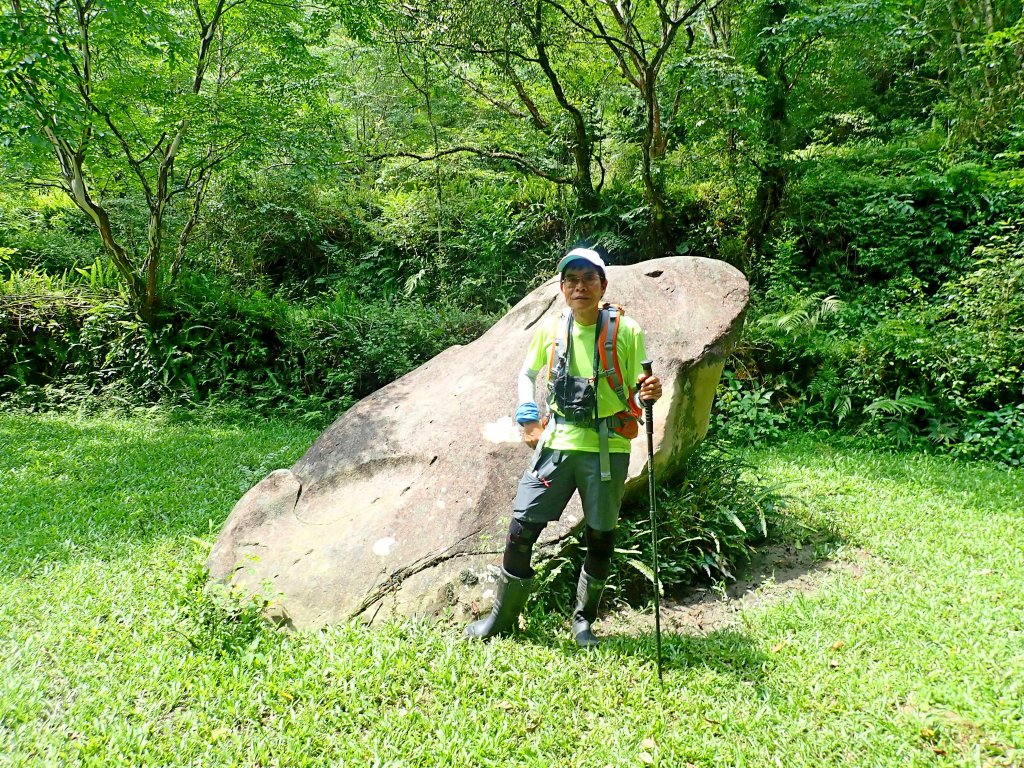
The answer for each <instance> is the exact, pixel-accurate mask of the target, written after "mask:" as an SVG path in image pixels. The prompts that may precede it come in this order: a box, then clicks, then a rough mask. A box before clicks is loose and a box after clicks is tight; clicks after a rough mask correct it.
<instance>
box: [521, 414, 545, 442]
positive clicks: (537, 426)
mask: <svg viewBox="0 0 1024 768" xmlns="http://www.w3.org/2000/svg"><path fill="white" fill-rule="evenodd" d="M543 434H544V426H543V425H542V424H541V423H540V422H539V421H528V422H526V423H525V424H523V442H524V443H526V444H527V445H528V446H530V447H531V448H536V447H537V441H538V440H540V438H541V436H542V435H543Z"/></svg>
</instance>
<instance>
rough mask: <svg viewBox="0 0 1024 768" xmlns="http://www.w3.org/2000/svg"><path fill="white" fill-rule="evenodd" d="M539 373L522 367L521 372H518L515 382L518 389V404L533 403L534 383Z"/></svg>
mask: <svg viewBox="0 0 1024 768" xmlns="http://www.w3.org/2000/svg"><path fill="white" fill-rule="evenodd" d="M538 373H539V371H535V370H533V369H532V368H529V367H527V366H525V365H524V366H523V367H522V370H520V371H519V377H518V378H517V380H516V383H517V385H518V389H519V404H520V405H522V404H523V403H532V402H535V400H534V397H536V395H535V393H534V383H535V382H536V381H537V374H538Z"/></svg>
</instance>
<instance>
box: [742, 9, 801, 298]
mask: <svg viewBox="0 0 1024 768" xmlns="http://www.w3.org/2000/svg"><path fill="white" fill-rule="evenodd" d="M764 12H765V19H764V23H763V24H762V31H761V35H762V37H764V38H767V37H770V36H771V34H772V30H773V29H775V28H777V27H778V26H779V25H780V24H781V23H782V22H783V21H784V20H785V18H786V15H787V13H788V12H789V0H768V1H767V2H766V3H765V5H764ZM755 69H756V70H757V73H758V74H759V75H761V77H762V78H763V79H764V82H765V87H766V93H765V103H764V107H763V109H762V110H761V120H762V129H763V131H764V139H765V158H764V162H763V163H762V165H761V167H760V168H759V172H760V173H759V177H758V181H757V191H756V192H755V193H754V202H753V206H752V207H751V211H750V218H749V220H748V222H747V232H746V237H745V245H746V254H747V256H746V258H747V264H746V265H745V271H746V272H747V277H748V278H750V277H753V276H754V273H756V270H757V265H758V262H759V260H760V258H761V256H762V251H763V250H764V242H765V240H766V239H767V237H768V233H769V232H770V231H771V228H772V224H773V223H774V222H775V216H776V215H777V214H778V212H779V210H780V208H781V207H782V198H783V195H784V194H785V191H786V183H787V182H788V179H789V174H788V169H787V166H786V160H785V156H786V152H787V151H789V149H790V147H789V130H788V120H787V116H786V96H787V93H788V91H789V81H788V78H787V76H786V63H785V57H784V55H783V53H782V52H780V51H779V50H778V48H777V47H775V46H773V45H770V44H768V43H762V44H761V46H760V49H759V50H758V53H757V61H756V64H755Z"/></svg>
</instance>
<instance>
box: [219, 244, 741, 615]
mask: <svg viewBox="0 0 1024 768" xmlns="http://www.w3.org/2000/svg"><path fill="white" fill-rule="evenodd" d="M608 279H609V288H608V293H607V295H606V299H607V300H609V301H613V302H616V303H618V304H622V305H623V306H625V307H626V311H627V313H628V314H630V315H631V316H633V317H635V318H636V319H637V320H638V321H639V322H640V324H641V326H642V327H643V328H644V330H645V332H646V335H647V349H648V353H649V354H650V356H651V357H652V359H653V360H654V370H655V372H656V373H657V374H658V376H659V377H661V379H662V381H663V382H664V391H665V396H664V397H663V398H662V399H661V400H660V401H659V402H658V403H657V405H656V406H655V409H654V433H655V451H656V452H655V467H656V471H657V472H658V476H659V477H661V478H665V477H667V476H668V475H671V474H672V472H673V471H674V470H675V469H676V468H677V467H678V466H679V465H680V464H681V462H682V461H683V460H684V459H685V458H686V456H687V454H688V453H689V452H690V451H691V450H692V449H693V448H694V446H695V445H696V444H697V443H698V442H699V441H700V440H701V438H703V436H704V434H705V432H706V431H707V425H708V418H709V414H710V410H711V402H712V398H713V396H714V392H715V388H716V386H717V383H718V380H719V377H720V375H721V372H722V366H723V364H724V362H725V358H726V356H727V355H728V354H729V352H730V350H731V348H732V345H733V344H734V343H735V341H736V340H737V338H738V336H739V333H740V329H741V326H742V322H743V314H744V311H745V310H746V306H747V298H748V292H747V291H748V288H747V282H746V280H745V279H744V277H743V275H742V274H740V273H739V272H738V271H737V270H735V269H733V268H732V267H730V266H729V265H727V264H725V263H724V262H720V261H714V260H711V259H701V258H687V257H675V258H665V259H658V260H654V261H647V262H643V263H641V264H637V265H634V266H629V267H610V268H609V270H608ZM562 306H563V301H562V298H561V294H560V293H559V290H558V281H557V279H555V278H552V279H550V280H548V281H547V282H546V283H544V284H543V285H542V286H540V287H539V288H537V289H536V290H535V291H533V292H532V293H531V294H530V295H529V296H527V297H526V298H524V299H523V300H522V301H521V302H519V304H518V305H516V307H515V308H513V309H512V310H511V311H510V312H509V313H508V314H507V315H506V316H505V317H504V318H502V319H501V320H500V321H499V322H498V323H496V324H495V325H494V327H492V328H491V329H490V330H489V331H487V333H485V334H484V335H483V336H481V337H480V338H479V339H477V340H476V341H474V342H473V343H471V344H468V345H466V346H464V347H452V348H450V349H448V350H445V351H444V352H443V353H441V354H440V355H438V356H437V357H435V358H434V359H432V360H430V361H429V362H427V363H425V364H424V365H422V366H420V367H419V368H417V369H416V370H415V371H412V372H411V373H409V374H407V375H406V376H403V377H402V378H401V379H399V380H398V381H395V382H393V383H391V384H389V385H388V386H386V387H384V388H383V389H381V390H379V391H378V392H376V393H374V394H373V395H371V396H369V397H367V398H365V399H364V400H362V401H360V402H359V403H357V404H356V405H354V406H352V408H350V409H349V410H348V411H346V412H345V413H344V414H342V416H341V417H340V418H339V419H338V420H337V421H335V422H334V424H332V425H331V426H330V427H329V428H328V429H327V431H326V432H324V434H323V435H322V436H321V437H320V439H319V440H317V442H316V443H315V444H314V445H313V446H312V447H311V448H310V449H309V451H308V452H307V453H306V455H305V456H303V457H302V458H301V459H300V460H299V461H298V462H297V463H296V464H295V466H293V467H292V468H291V469H290V470H287V469H279V470H277V471H275V472H272V473H271V474H270V475H268V476H267V477H266V478H264V479H263V480H262V481H261V482H260V483H258V484H257V485H256V486H255V487H254V488H252V489H251V490H250V491H249V492H248V493H247V494H245V496H244V497H243V498H242V499H241V500H240V501H239V502H238V504H237V505H236V506H235V508H234V510H232V512H231V515H230V516H229V518H228V520H227V522H226V523H225V525H224V528H223V530H222V531H221V534H220V536H219V538H218V539H217V542H216V543H215V545H214V547H213V550H212V552H211V554H210V557H209V560H208V562H207V565H208V567H209V570H210V576H211V578H213V579H216V580H222V581H229V582H231V583H233V584H235V585H237V586H238V587H239V588H240V589H241V590H243V591H245V592H248V593H253V594H261V595H262V596H263V597H264V598H267V599H269V600H270V601H271V608H270V609H269V610H270V613H271V615H272V618H276V619H278V620H279V621H282V622H284V623H285V624H288V625H291V626H295V627H319V626H323V625H325V624H331V623H335V622H341V621H345V620H347V619H350V618H352V617H361V618H363V619H364V620H368V621H372V620H373V619H374V618H375V617H392V616H400V617H404V616H417V615H430V616H451V617H453V618H454V619H456V620H459V621H461V620H465V619H467V618H470V617H471V616H472V615H473V614H475V613H476V612H478V611H484V610H487V609H488V608H489V604H490V598H491V597H492V596H493V587H494V583H495V575H496V573H497V565H498V564H499V563H500V560H501V552H502V549H503V546H504V536H505V531H506V530H507V528H508V521H509V516H510V514H511V504H512V499H513V497H514V495H515V489H516V483H517V482H518V480H519V477H520V476H521V475H522V472H523V470H524V469H525V466H526V463H527V461H528V459H529V456H530V450H529V449H528V448H527V447H526V445H525V444H524V443H522V442H521V438H520V436H519V430H518V428H517V427H516V426H515V424H514V422H513V420H512V413H513V412H514V410H515V407H516V390H515V377H516V374H517V373H518V370H519V367H520V366H521V364H522V359H523V357H524V355H525V352H526V348H527V345H528V344H529V341H530V338H531V337H532V335H533V333H534V331H535V329H536V327H537V324H538V323H539V322H550V320H549V318H552V317H554V316H555V315H557V314H558V313H559V312H560V311H561V309H562ZM438 322H442V320H441V319H440V318H439V319H438ZM542 378H543V377H542ZM538 397H541V398H542V394H541V390H540V388H538ZM646 463H647V446H646V439H645V437H644V435H643V431H642V430H641V435H640V437H639V438H638V439H637V440H635V441H634V443H633V452H632V456H631V459H630V472H629V480H628V481H627V493H636V492H639V493H645V492H646V479H645V478H646V472H645V467H646ZM581 524H582V512H581V509H580V507H579V501H578V498H575V497H574V499H573V501H572V502H571V503H570V506H569V508H568V509H567V511H566V514H565V515H563V517H562V519H561V521H559V522H558V523H556V524H552V525H549V526H548V527H547V529H546V530H545V532H544V534H543V536H542V538H541V541H540V542H539V543H538V547H537V549H536V554H535V558H536V559H535V562H536V563H538V564H543V562H544V561H545V559H550V558H551V557H552V556H554V555H555V554H556V553H557V552H559V551H560V549H561V548H562V547H563V546H564V544H565V543H567V541H568V540H569V537H570V536H571V535H572V533H573V532H574V531H575V530H576V529H578V527H579V526H580V525H581Z"/></svg>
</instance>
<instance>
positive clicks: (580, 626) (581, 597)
mask: <svg viewBox="0 0 1024 768" xmlns="http://www.w3.org/2000/svg"><path fill="white" fill-rule="evenodd" d="M602 592H604V582H603V581H598V580H597V579H595V578H594V577H593V576H591V575H590V574H588V573H587V572H586V571H585V570H583V569H582V568H581V569H580V580H579V582H578V583H577V584H576V610H575V611H573V614H572V636H573V638H575V640H576V645H578V646H579V647H580V648H597V646H598V645H599V644H600V643H601V641H600V640H599V639H598V638H597V636H596V635H595V634H594V633H593V632H591V631H590V625H591V624H592V623H593V622H594V621H596V620H597V606H598V604H599V603H600V602H601V593H602Z"/></svg>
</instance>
